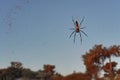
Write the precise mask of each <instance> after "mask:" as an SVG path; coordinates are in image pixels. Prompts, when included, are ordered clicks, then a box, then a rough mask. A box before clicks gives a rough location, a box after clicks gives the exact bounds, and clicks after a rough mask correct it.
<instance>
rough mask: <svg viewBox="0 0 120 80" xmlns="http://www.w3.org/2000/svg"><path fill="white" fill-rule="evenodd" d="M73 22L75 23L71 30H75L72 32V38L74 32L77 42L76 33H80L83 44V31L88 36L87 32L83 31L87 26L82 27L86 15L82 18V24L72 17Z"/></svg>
mask: <svg viewBox="0 0 120 80" xmlns="http://www.w3.org/2000/svg"><path fill="white" fill-rule="evenodd" d="M72 21H73V24H74V28H71V30H73V32H72V33H71V34H70V38H71V36H72V35H73V34H74V39H73V42H74V43H75V37H76V33H79V35H80V40H81V44H82V35H81V33H83V34H84V35H85V36H87V34H86V33H85V32H84V31H82V29H84V28H85V27H81V25H82V23H83V21H84V17H83V18H82V20H81V22H80V24H79V23H78V21H77V20H76V21H74V19H73V18H72Z"/></svg>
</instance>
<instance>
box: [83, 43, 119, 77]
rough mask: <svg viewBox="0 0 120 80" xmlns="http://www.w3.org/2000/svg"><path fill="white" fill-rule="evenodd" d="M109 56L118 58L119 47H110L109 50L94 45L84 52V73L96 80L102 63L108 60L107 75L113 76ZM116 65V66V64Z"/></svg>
mask: <svg viewBox="0 0 120 80" xmlns="http://www.w3.org/2000/svg"><path fill="white" fill-rule="evenodd" d="M111 56H115V57H119V56H120V46H119V45H118V46H116V45H113V46H110V47H109V48H106V47H103V46H102V45H95V46H94V47H93V48H92V49H90V50H89V52H86V54H85V55H83V56H82V57H83V61H84V64H85V66H86V72H88V73H91V75H94V76H95V78H96V79H97V78H98V76H97V74H98V72H99V70H102V68H103V67H102V66H104V62H105V60H106V59H109V63H108V64H109V68H107V69H108V70H109V71H108V73H109V75H113V73H114V70H113V67H115V66H113V63H112V62H111ZM116 65H117V64H116ZM103 70H105V69H103Z"/></svg>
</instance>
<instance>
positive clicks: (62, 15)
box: [0, 0, 120, 75]
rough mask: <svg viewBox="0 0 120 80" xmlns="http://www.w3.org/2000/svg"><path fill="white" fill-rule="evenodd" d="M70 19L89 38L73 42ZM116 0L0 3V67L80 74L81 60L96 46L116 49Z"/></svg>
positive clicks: (119, 25)
mask: <svg viewBox="0 0 120 80" xmlns="http://www.w3.org/2000/svg"><path fill="white" fill-rule="evenodd" d="M72 16H73V18H74V19H75V20H76V19H77V20H78V21H79V22H80V21H81V18H82V17H83V16H85V20H84V22H83V24H82V26H85V27H86V28H85V29H84V30H83V31H84V32H85V33H86V34H88V37H86V36H84V35H82V37H83V43H82V45H81V43H80V37H79V35H77V36H76V42H75V44H74V43H73V36H72V37H71V38H70V39H69V36H70V34H71V32H72V31H71V30H70V28H73V27H74V25H73V22H72ZM119 31H120V0H0V68H2V67H8V66H10V62H11V61H20V62H22V63H23V66H24V67H26V68H31V69H32V70H39V69H42V66H43V65H44V64H52V65H55V66H56V69H55V70H56V71H57V72H59V73H61V74H64V75H66V74H69V73H72V72H73V71H74V70H75V71H77V72H79V71H81V72H83V71H85V69H84V65H83V61H82V58H81V55H83V54H85V52H87V51H88V50H89V49H91V48H92V47H93V46H94V45H95V44H103V45H104V46H105V47H109V46H111V45H114V44H115V45H119V44H120V35H119V34H120V32H119Z"/></svg>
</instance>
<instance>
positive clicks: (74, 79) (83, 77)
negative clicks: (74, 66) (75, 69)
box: [62, 73, 91, 80]
mask: <svg viewBox="0 0 120 80" xmlns="http://www.w3.org/2000/svg"><path fill="white" fill-rule="evenodd" d="M62 80H91V76H90V75H88V74H84V73H73V74H70V75H68V76H66V77H64V78H63V79H62Z"/></svg>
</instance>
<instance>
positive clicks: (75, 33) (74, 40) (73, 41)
mask: <svg viewBox="0 0 120 80" xmlns="http://www.w3.org/2000/svg"><path fill="white" fill-rule="evenodd" d="M75 37H76V32H75V34H74V39H73V42H74V43H75Z"/></svg>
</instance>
